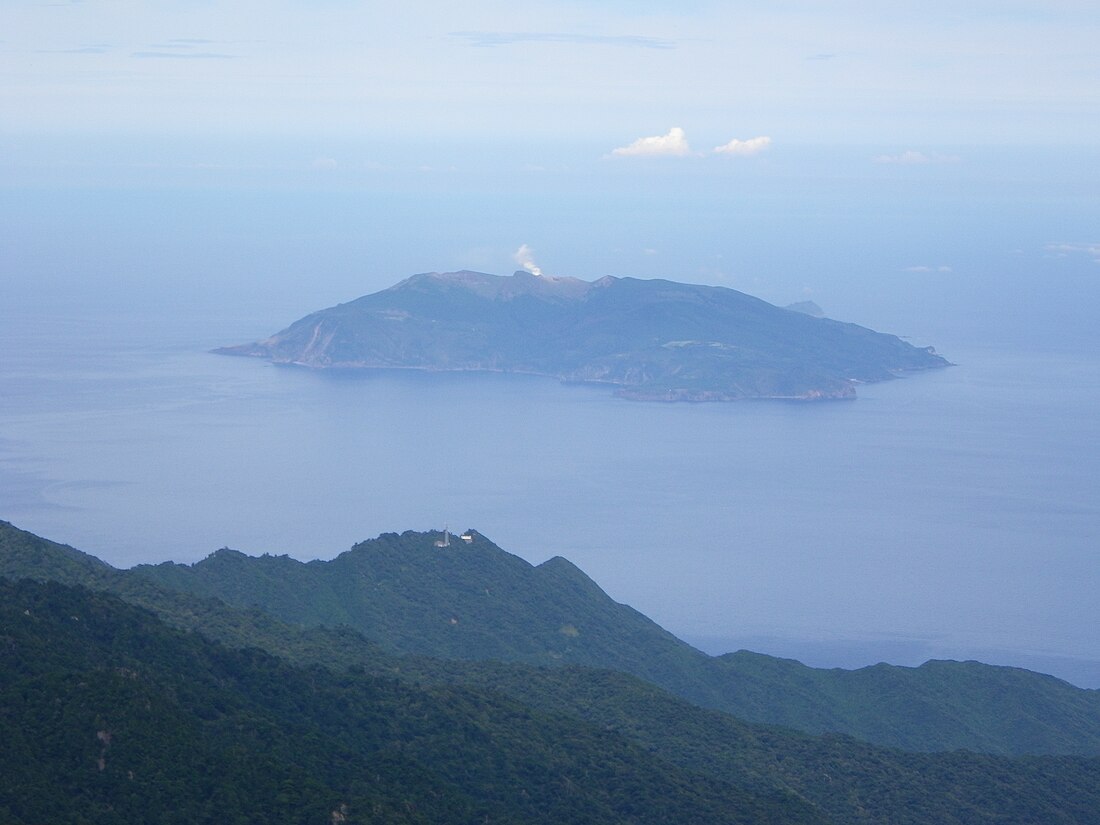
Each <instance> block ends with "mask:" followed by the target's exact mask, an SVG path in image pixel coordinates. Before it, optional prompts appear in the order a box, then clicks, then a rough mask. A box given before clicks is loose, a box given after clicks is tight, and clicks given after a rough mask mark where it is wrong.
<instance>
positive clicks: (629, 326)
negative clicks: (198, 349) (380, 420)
mask: <svg viewBox="0 0 1100 825" xmlns="http://www.w3.org/2000/svg"><path fill="white" fill-rule="evenodd" d="M215 352H219V353H223V354H226V355H248V356H254V357H260V358H266V359H269V360H271V361H274V362H275V363H282V364H297V365H301V366H307V367H314V368H356V369H362V368H391V369H392V368H400V369H424V370H448V371H470V370H480V371H493V372H517V373H530V374H537V375H547V376H553V377H556V378H560V379H562V380H565V381H577V382H592V383H599V384H608V385H611V386H613V387H616V388H617V393H618V394H619V395H622V396H624V397H627V398H635V399H646V400H666V401H676V400H690V401H729V400H736V399H740V398H797V399H804V400H809V399H824V398H850V397H853V396H854V395H855V385H856V384H857V383H862V382H869V381H881V380H884V379H887V378H891V377H894V376H896V375H898V374H899V373H902V372H905V371H909V370H920V369H929V368H935V367H943V366H946V365H947V363H948V362H947V361H946V360H945V359H943V358H942V357H940V356H939V355H936V354H935V352H934V351H933V350H932V349H931V348H919V347H915V346H913V345H911V344H909V343H906V342H905V341H903V340H901V339H900V338H898V337H896V336H893V335H887V334H884V333H879V332H875V331H873V330H869V329H866V328H865V327H860V326H857V325H855V324H845V323H841V322H839V321H834V320H831V319H828V318H820V317H813V316H811V315H808V314H806V313H802V312H796V311H791V310H787V309H781V308H780V307H776V306H773V305H772V304H769V303H767V302H765V301H762V300H760V299H758V298H754V297H752V296H750V295H746V294H744V293H742V292H738V291H737V290H733V289H727V288H724V287H713V286H701V285H696V284H684V283H677V282H674V281H667V280H639V279H636V278H614V277H605V278H601V279H599V280H597V281H592V282H589V281H582V280H578V279H576V278H556V277H549V276H543V275H533V274H531V273H528V272H522V271H521V272H516V273H515V274H513V275H511V276H508V277H501V276H497V275H488V274H485V273H481V272H469V271H462V272H446V273H438V272H431V273H423V274H420V275H414V276H412V277H411V278H407V279H405V280H404V281H401V282H400V283H398V284H396V285H394V286H392V287H390V288H389V289H385V290H382V291H381V292H376V293H373V294H371V295H365V296H363V297H361V298H358V299H356V300H354V301H350V302H348V303H346V304H339V305H337V306H334V307H330V308H328V309H323V310H320V311H318V312H314V313H311V314H310V315H307V316H306V317H304V318H301V319H299V320H298V321H296V322H295V323H293V324H292V325H291V326H289V327H287V328H286V329H284V330H282V331H280V332H277V333H275V334H274V335H272V336H271V337H270V338H267V339H265V340H262V341H257V342H254V343H251V344H242V345H239V346H230V347H223V348H220V349H218V350H215Z"/></svg>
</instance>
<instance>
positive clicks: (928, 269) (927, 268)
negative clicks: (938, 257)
mask: <svg viewBox="0 0 1100 825" xmlns="http://www.w3.org/2000/svg"><path fill="white" fill-rule="evenodd" d="M902 271H903V272H951V271H952V269H951V267H949V266H947V265H946V264H940V265H939V266H926V265H923V264H921V265H919V266H907V267H905V269H904V270H902Z"/></svg>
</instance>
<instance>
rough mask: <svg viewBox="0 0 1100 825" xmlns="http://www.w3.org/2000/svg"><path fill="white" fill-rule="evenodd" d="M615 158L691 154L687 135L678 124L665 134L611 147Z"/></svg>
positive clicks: (684, 155)
mask: <svg viewBox="0 0 1100 825" xmlns="http://www.w3.org/2000/svg"><path fill="white" fill-rule="evenodd" d="M611 154H612V156H613V157H617V158H656V157H680V158H682V157H687V156H689V155H692V154H693V152H692V151H691V146H690V145H688V142H687V136H686V135H685V134H684V130H683V129H681V128H680V127H679V126H673V127H672V128H671V129H669V130H668V133H667V134H664V135H654V136H652V137H640V138H638V139H637V140H636V141H634V142H633V143H631V144H629V145H627V146H620V147H619V148H618V149H612V150H611Z"/></svg>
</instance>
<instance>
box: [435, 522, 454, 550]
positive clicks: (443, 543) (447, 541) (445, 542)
mask: <svg viewBox="0 0 1100 825" xmlns="http://www.w3.org/2000/svg"><path fill="white" fill-rule="evenodd" d="M435 546H436V547H450V546H451V531H450V530H448V529H447V528H446V527H444V528H443V538H441V539H436V540H435Z"/></svg>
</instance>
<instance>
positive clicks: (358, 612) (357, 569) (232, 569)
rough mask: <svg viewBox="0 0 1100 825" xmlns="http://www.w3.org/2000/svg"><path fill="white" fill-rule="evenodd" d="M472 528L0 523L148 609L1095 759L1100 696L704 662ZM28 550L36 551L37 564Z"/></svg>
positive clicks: (921, 673) (911, 672)
mask: <svg viewBox="0 0 1100 825" xmlns="http://www.w3.org/2000/svg"><path fill="white" fill-rule="evenodd" d="M469 535H470V536H471V537H472V541H471V542H470V543H469V544H467V543H465V542H462V541H459V540H458V539H457V538H455V539H453V540H452V542H451V546H450V547H448V548H437V547H435V541H436V540H438V539H439V538H440V537H441V534H439V533H430V532H429V533H415V532H411V531H410V532H406V533H404V534H402V535H397V534H393V533H390V534H384V535H382V536H380V537H379V538H377V539H374V540H371V541H366V542H362V543H360V544H357V545H356V546H355V547H353V548H352V549H351V550H349V551H347V552H345V553H343V554H340V555H339V556H337V557H336V558H334V559H333V560H332V561H312V562H308V563H303V562H298V561H296V560H294V559H291V558H289V557H286V556H282V557H274V556H261V557H250V556H246V555H244V554H242V553H238V552H236V551H231V550H224V549H223V550H221V551H218V552H217V553H214V554H212V555H211V556H210V557H208V558H207V559H204V560H203V561H201V562H198V563H196V564H194V565H191V566H187V565H178V564H171V563H164V564H160V565H141V566H138V567H136V568H133V569H132V570H130V571H117V570H114V569H113V568H110V567H109V566H107V565H104V564H103V563H102V562H99V561H98V560H94V559H92V558H91V557H87V556H84V555H83V554H80V553H78V552H77V551H75V550H72V549H71V548H62V547H61V546H60V545H52V543H46V542H45V540H43V539H37V537H31V536H30V534H25V533H22V532H21V531H18V530H16V529H15V528H12V527H11V526H10V525H9V526H6V527H2V528H0V550H3V551H4V552H3V553H2V554H0V575H9V576H12V575H15V576H32V577H38V578H61V580H64V581H67V582H70V583H85V584H89V585H90V586H96V581H97V580H100V581H102V580H104V579H105V577H106V578H108V579H111V578H112V577H113V581H114V583H113V584H112V585H111V586H110V588H111V589H113V590H115V591H116V592H118V588H123V591H124V592H123V595H126V594H130V595H129V596H128V597H130V598H134V597H137V598H138V599H139V600H140V599H144V601H141V602H140V603H143V604H146V605H150V606H152V605H154V604H155V603H157V602H158V600H159V601H164V600H165V599H172V598H175V599H178V598H180V596H182V595H188V596H192V597H199V598H200V602H199V604H201V603H202V602H201V600H202V599H206V600H209V599H217V600H219V602H224V603H225V604H228V605H231V606H235V607H237V608H242V609H244V610H246V611H249V612H248V613H247V614H245V615H248V616H249V617H250V618H249V621H250V622H253V623H258V624H263V623H264V622H265V621H267V617H272V618H274V619H276V620H278V621H280V622H285V623H287V624H289V625H291V626H295V627H301V628H321V627H329V628H335V627H339V626H344V627H348V628H351V629H353V630H355V631H357V632H358V633H360V634H362V636H363V637H365V638H366V639H368V640H370V641H371V642H373V643H374V644H376V645H379V646H380V647H381V648H382V649H385V650H387V651H389V652H390V653H411V654H419V655H426V656H431V657H435V658H442V659H466V660H502V661H514V662H524V663H527V664H535V665H562V664H577V665H585V666H589V667H599V668H610V669H614V670H620V671H623V672H626V673H631V674H633V675H636V676H639V677H641V678H643V679H646V680H647V681H650V682H652V683H654V684H656V685H659V686H661V687H663V688H665V689H667V690H670V691H672V692H673V693H675V694H677V695H679V696H682V697H684V698H686V699H688V700H690V701H692V702H694V703H696V704H699V705H702V706H705V707H710V708H715V709H718V710H723V711H726V712H729V713H732V714H733V715H735V716H737V717H739V718H742V719H746V720H748V721H752V722H762V723H768V724H782V725H785V726H788V727H792V728H796V729H799V730H803V731H807V732H811V733H823V732H827V731H833V732H840V733H845V734H848V735H851V736H855V737H857V738H861V739H865V740H866V741H869V742H875V743H877V744H883V745H889V746H894V747H903V748H906V749H910V750H924V751H939V750H953V749H956V748H968V749H970V750H974V751H982V752H986V753H998V754H1027V753H1062V754H1090V755H1091V754H1100V691H1094V690H1084V689H1080V688H1076V687H1074V686H1072V685H1069V684H1067V683H1065V682H1062V681H1061V680H1058V679H1055V678H1053V677H1050V676H1044V675H1041V674H1037V673H1032V672H1030V671H1026V670H1021V669H1017V668H1005V667H994V666H989V665H982V664H979V663H977V662H930V663H926V664H925V665H923V666H921V667H919V668H907V667H896V666H891V665H876V666H874V667H869V668H862V669H860V670H855V671H846V670H840V669H829V670H825V669H817V668H810V667H806V666H805V665H802V664H800V663H798V662H795V661H792V660H785V659H777V658H774V657H771V656H765V655H762V654H755V653H748V652H746V651H742V652H738V653H734V654H727V655H726V656H721V657H710V656H707V655H706V654H704V653H702V652H700V651H698V650H696V649H695V648H692V647H691V646H690V645H688V644H686V643H685V642H682V641H680V640H679V639H677V638H676V637H675V636H673V635H672V634H670V633H668V632H667V631H665V630H663V629H662V628H660V627H659V626H658V625H656V624H655V623H654V622H652V621H651V620H649V619H648V618H646V617H645V616H643V615H642V614H640V613H638V612H637V611H635V610H633V609H632V608H630V607H627V606H625V605H621V604H618V603H616V602H615V601H613V600H612V599H610V598H609V597H608V596H607V595H606V594H605V593H604V592H603V591H602V590H600V588H599V587H598V586H597V585H596V584H595V583H594V582H593V581H592V580H591V579H589V578H588V577H587V576H585V575H584V573H583V572H582V571H580V570H579V569H578V568H576V567H575V566H574V565H572V564H571V563H569V562H568V561H566V560H565V559H561V558H556V559H551V560H549V561H547V562H544V563H543V564H541V565H538V566H532V565H530V564H529V563H527V562H526V561H524V560H523V559H520V558H519V557H517V556H514V555H512V554H510V553H507V552H505V551H504V550H502V549H500V548H499V547H497V546H496V545H495V544H493V543H492V542H491V541H490V540H489V539H487V538H485V537H484V536H482V535H480V534H478V533H476V532H473V531H471V533H469ZM36 541H37V542H39V543H41V544H40V545H38V544H36ZM30 546H39V547H40V549H39V551H37V553H38V555H37V559H38V560H37V561H36V560H35V557H34V553H32V552H31V551H30V550H28V549H27V548H28V547H30ZM17 547H18V548H21V549H19V550H16V549H15V548H17ZM150 588H153V589H154V591H155V593H154V594H153V595H150V594H149V593H144V595H143V591H148V590H149V589H150ZM158 594H160V595H158ZM172 594H177V595H175V596H173V595H172ZM187 609H188V610H191V611H192V612H193V611H194V608H187ZM257 611H259V613H257Z"/></svg>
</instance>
